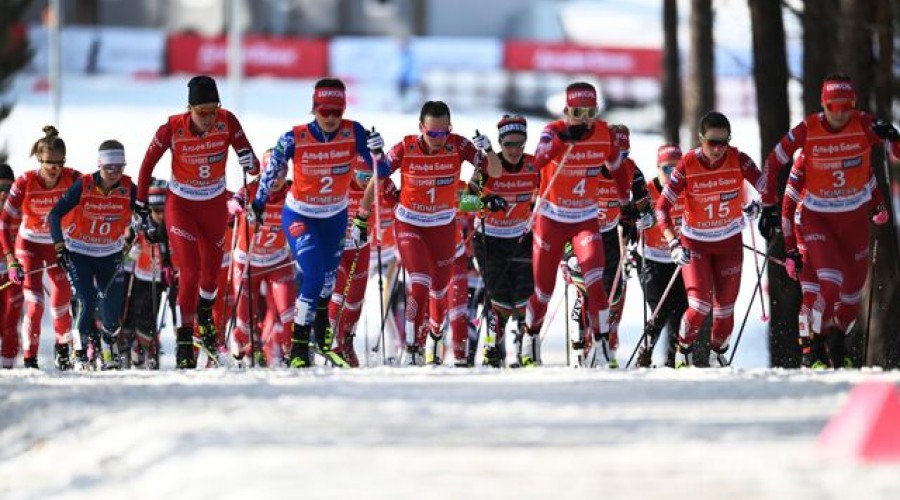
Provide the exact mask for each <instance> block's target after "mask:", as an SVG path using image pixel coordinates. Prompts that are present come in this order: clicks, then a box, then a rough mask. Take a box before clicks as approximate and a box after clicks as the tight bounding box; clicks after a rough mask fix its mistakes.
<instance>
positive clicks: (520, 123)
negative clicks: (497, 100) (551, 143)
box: [497, 115, 528, 142]
mask: <svg viewBox="0 0 900 500" xmlns="http://www.w3.org/2000/svg"><path fill="white" fill-rule="evenodd" d="M497 132H498V136H497V137H498V138H499V139H500V142H503V138H504V137H506V136H507V135H509V134H522V135H524V136H527V135H528V123H527V122H526V121H525V117H524V116H521V115H503V118H501V119H500V121H499V122H497Z"/></svg>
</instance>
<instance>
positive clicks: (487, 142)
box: [472, 130, 491, 152]
mask: <svg viewBox="0 0 900 500" xmlns="http://www.w3.org/2000/svg"><path fill="white" fill-rule="evenodd" d="M472 143H473V144H475V147H476V148H478V149H480V150H482V151H488V152H489V151H491V138H490V137H488V136H486V135H484V134H482V133H480V132H478V131H477V130H476V131H475V137H473V138H472Z"/></svg>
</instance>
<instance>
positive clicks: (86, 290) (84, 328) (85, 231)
mask: <svg viewBox="0 0 900 500" xmlns="http://www.w3.org/2000/svg"><path fill="white" fill-rule="evenodd" d="M97 165H98V167H99V169H98V170H97V171H96V172H94V173H91V174H84V175H82V176H81V177H80V178H79V179H78V180H76V181H75V183H73V184H72V186H71V187H70V188H69V189H68V190H66V192H65V193H63V195H62V196H61V197H60V198H59V200H58V201H57V202H56V204H55V205H54V207H53V209H52V210H51V211H50V214H49V215H48V216H47V222H48V224H49V226H50V236H51V238H52V240H53V247H54V249H55V251H56V262H57V264H58V265H59V267H61V268H63V269H65V270H66V272H67V273H68V275H69V279H70V280H71V282H72V286H74V287H75V294H76V296H77V298H78V309H77V317H76V323H77V328H78V336H76V337H75V363H76V368H78V369H82V370H85V369H88V363H89V362H90V361H93V359H91V360H89V359H88V354H89V352H88V351H89V344H90V345H91V346H92V347H93V355H94V356H96V355H97V354H98V351H102V354H103V356H102V360H101V362H102V365H101V366H102V368H103V369H104V370H107V369H118V368H119V345H118V344H119V340H118V335H119V327H120V326H121V324H120V321H121V318H120V317H119V316H120V314H121V312H122V305H123V301H124V298H125V279H124V273H123V272H122V259H123V257H124V256H123V255H122V252H123V250H125V251H126V252H127V251H128V250H127V249H126V246H128V245H130V242H126V236H127V234H128V230H129V227H130V226H131V219H132V218H131V215H132V209H133V207H134V200H135V195H136V192H137V190H136V189H135V187H134V184H132V182H131V177H129V176H127V175H124V174H123V173H122V172H123V171H124V170H125V147H124V146H122V143H121V142H119V141H117V140H108V141H104V142H103V143H101V144H100V149H99V152H98V160H97ZM63 225H65V228H64V227H63ZM98 309H99V311H100V324H101V327H100V328H101V332H97V331H96V325H95V322H94V317H95V311H97V310H98ZM101 340H102V345H101Z"/></svg>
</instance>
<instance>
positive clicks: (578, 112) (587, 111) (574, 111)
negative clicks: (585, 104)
mask: <svg viewBox="0 0 900 500" xmlns="http://www.w3.org/2000/svg"><path fill="white" fill-rule="evenodd" d="M597 112H598V109H597V108H596V107H591V108H569V116H571V117H572V118H593V117H595V116H597Z"/></svg>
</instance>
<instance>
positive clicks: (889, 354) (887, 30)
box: [857, 0, 900, 367]
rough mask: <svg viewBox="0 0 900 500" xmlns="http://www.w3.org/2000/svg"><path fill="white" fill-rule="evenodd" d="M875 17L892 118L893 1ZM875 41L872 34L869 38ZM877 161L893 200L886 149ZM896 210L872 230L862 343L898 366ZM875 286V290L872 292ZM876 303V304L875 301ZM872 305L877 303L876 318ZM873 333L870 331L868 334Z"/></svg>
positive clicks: (883, 93) (878, 68) (880, 107)
mask: <svg viewBox="0 0 900 500" xmlns="http://www.w3.org/2000/svg"><path fill="white" fill-rule="evenodd" d="M873 7H874V8H873V11H872V12H871V17H872V18H873V19H875V20H876V21H875V23H876V24H875V29H876V33H875V34H874V35H875V37H874V38H875V42H876V50H877V53H876V58H877V61H876V62H875V64H872V65H870V66H869V68H872V69H873V71H874V75H873V78H872V81H873V82H874V97H875V99H874V101H875V114H876V116H879V117H884V118H888V119H890V118H891V98H892V92H891V90H892V89H891V87H892V80H893V68H892V61H893V57H894V45H893V39H894V31H893V25H892V24H891V23H892V21H893V19H892V17H893V16H892V8H891V1H890V0H876V2H875V4H874V6H873ZM867 38H868V39H870V40H871V38H870V37H867ZM872 165H873V167H874V168H875V177H876V179H878V189H881V190H882V191H881V192H882V193H884V194H885V196H886V199H888V200H890V199H891V198H890V194H891V188H890V185H891V174H890V166H889V165H888V164H887V158H886V155H885V153H884V150H883V149H882V148H876V151H875V152H874V153H873V157H872ZM894 215H895V214H893V213H892V214H891V223H890V224H885V225H884V226H875V227H874V229H873V240H874V241H873V253H874V256H875V257H876V258H875V261H874V265H873V271H872V273H870V275H869V279H870V280H873V281H872V282H870V283H869V285H874V290H873V289H872V288H870V287H869V286H867V287H866V289H865V293H866V297H865V299H866V300H865V301H863V307H862V310H861V313H860V316H861V319H860V321H857V324H860V325H863V324H864V325H865V326H864V327H862V328H863V331H862V334H863V335H862V339H861V341H862V342H866V341H868V345H867V349H865V353H866V357H865V359H862V360H861V361H862V362H863V363H865V364H866V365H878V366H884V367H897V366H898V365H900V333H898V328H897V324H896V321H897V318H900V280H898V275H900V248H898V240H897V230H896V222H897V221H896V219H895V218H894ZM870 290H873V293H869V292H870ZM870 302H871V306H870ZM869 307H871V308H872V317H871V323H870V322H869V315H868V311H869ZM866 332H868V335H867V334H866Z"/></svg>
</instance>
